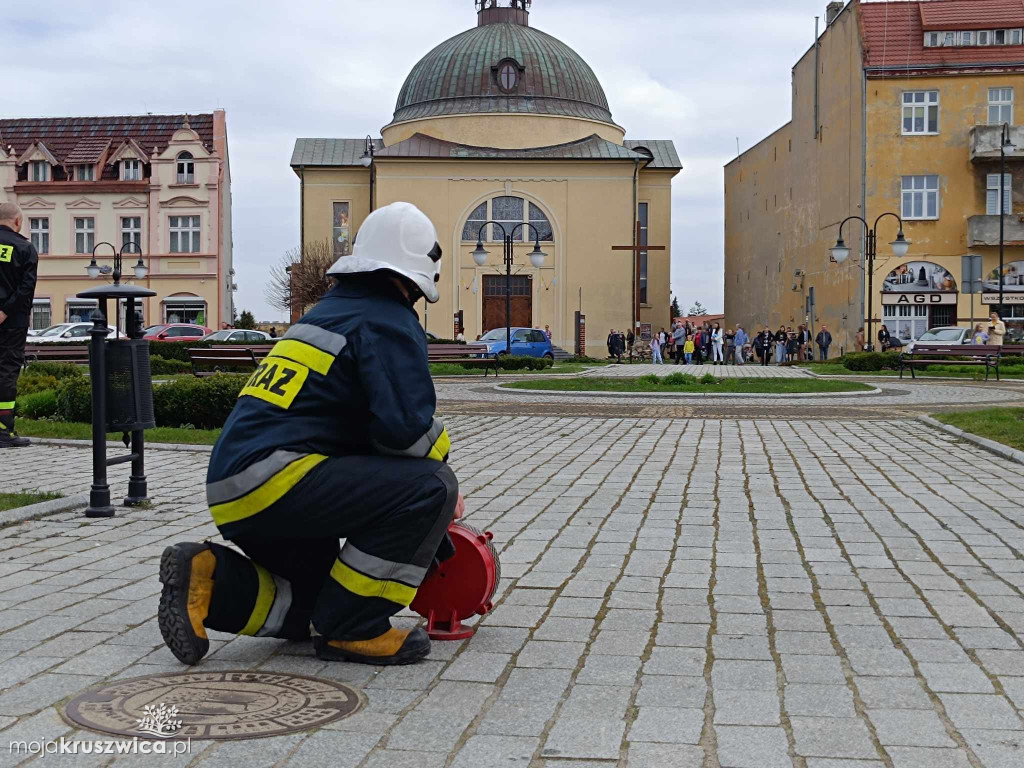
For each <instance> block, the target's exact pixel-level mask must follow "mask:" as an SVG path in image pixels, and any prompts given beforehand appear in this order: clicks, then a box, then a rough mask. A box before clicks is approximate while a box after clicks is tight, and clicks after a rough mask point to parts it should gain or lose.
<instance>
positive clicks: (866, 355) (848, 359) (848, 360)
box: [839, 352, 900, 371]
mask: <svg viewBox="0 0 1024 768" xmlns="http://www.w3.org/2000/svg"><path fill="white" fill-rule="evenodd" d="M899 358H900V353H899V352H851V353H850V354H847V355H843V357H841V358H840V360H839V362H841V363H842V364H843V367H844V368H846V369H847V370H849V371H895V370H896V369H897V368H899Z"/></svg>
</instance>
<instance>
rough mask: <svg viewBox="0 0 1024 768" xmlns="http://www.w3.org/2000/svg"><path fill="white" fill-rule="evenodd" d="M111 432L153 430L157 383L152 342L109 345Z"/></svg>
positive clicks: (109, 419)
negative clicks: (151, 361) (152, 369)
mask: <svg viewBox="0 0 1024 768" xmlns="http://www.w3.org/2000/svg"><path fill="white" fill-rule="evenodd" d="M104 362H105V365H104V369H105V373H106V381H107V429H108V430H109V431H110V432H134V431H136V430H139V429H153V427H155V426H156V417H155V416H154V413H153V379H152V376H151V375H150V366H149V342H148V341H144V340H143V339H132V340H130V341H123V340H118V341H108V342H107V349H106V355H105V360H104Z"/></svg>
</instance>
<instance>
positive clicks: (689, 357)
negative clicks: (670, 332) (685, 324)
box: [683, 333, 695, 365]
mask: <svg viewBox="0 0 1024 768" xmlns="http://www.w3.org/2000/svg"><path fill="white" fill-rule="evenodd" d="M694 347H695V345H694V343H693V334H692V333H688V334H687V335H686V341H685V342H684V343H683V354H684V355H685V356H686V364H687V365H692V364H693V350H694Z"/></svg>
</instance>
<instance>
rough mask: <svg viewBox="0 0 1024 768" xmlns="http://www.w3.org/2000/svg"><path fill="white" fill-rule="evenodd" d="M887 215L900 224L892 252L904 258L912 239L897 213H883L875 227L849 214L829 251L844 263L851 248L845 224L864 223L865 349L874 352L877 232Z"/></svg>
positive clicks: (835, 259)
mask: <svg viewBox="0 0 1024 768" xmlns="http://www.w3.org/2000/svg"><path fill="white" fill-rule="evenodd" d="M886 216H892V217H893V218H894V219H896V221H898V222H899V225H900V229H899V232H897V233H896V239H895V240H893V241H892V242H891V243H890V244H889V245H891V246H892V253H893V255H894V256H896V257H897V258H902V257H904V256H906V255H907V252H908V251H909V250H910V241H909V240H907V239H906V238H905V237H904V236H903V219H901V218H900V217H899V216H898V215H896V214H895V213H883V214H882V215H881V216H879V217H878V218H877V219H875V226H873V227H872V226H870V225H869V224H868V223H867V222H866V221H865V220H864V219H862V218H861V217H860V216H848V217H847V218H845V219H843V222H842V223H841V224H840V225H839V239H838V240H836V244H835V245H834V246H833V247H832V248H831V249H830V251H829V252H830V253H831V254H832V259H833V260H834V261H835V262H836V263H837V264H842V263H843V262H844V261H846V260H847V259H848V258H850V248H849V246H847V245H846V243H845V242H844V241H843V226H844V225H845V224H846V222H848V221H853V220H854V219H856V220H857V221H859V222H861V223H862V224H863V225H864V228H865V229H866V230H867V241H866V242H865V247H864V256H865V259H866V261H867V263H866V265H865V268H866V270H867V273H868V337H867V340H866V341H867V343H866V344H865V346H864V349H865V351H867V352H873V351H874V349H875V345H874V343H873V341H872V339H873V338H874V337H873V336H872V335H871V321H872V317H873V315H874V310H873V299H874V274H875V256H876V255H877V254H878V236H877V235H876V234H875V232H876V230H877V229H878V222H880V221H881V220H882V219H884V218H885V217H886Z"/></svg>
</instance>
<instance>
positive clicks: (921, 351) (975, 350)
mask: <svg viewBox="0 0 1024 768" xmlns="http://www.w3.org/2000/svg"><path fill="white" fill-rule="evenodd" d="M999 356H1000V349H999V347H995V346H988V345H980V344H950V345H942V346H939V345H936V346H927V347H915V348H914V350H913V351H912V352H904V353H902V354H901V355H900V378H901V379H902V378H903V370H904V368H909V369H910V377H911V378H912V379H914V378H917V377H916V376H915V375H914V368H915V367H917V366H919V365H983V366H985V381H988V373H989V371H990V370H994V371H995V372H996V381H999Z"/></svg>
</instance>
